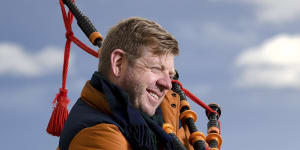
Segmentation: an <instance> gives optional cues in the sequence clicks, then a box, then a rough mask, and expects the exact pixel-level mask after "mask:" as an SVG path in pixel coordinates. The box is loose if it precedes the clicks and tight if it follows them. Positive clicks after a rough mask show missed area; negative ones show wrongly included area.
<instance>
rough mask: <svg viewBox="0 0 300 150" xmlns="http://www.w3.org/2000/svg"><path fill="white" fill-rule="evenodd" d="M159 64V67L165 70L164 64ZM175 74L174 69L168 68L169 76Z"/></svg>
mask: <svg viewBox="0 0 300 150" xmlns="http://www.w3.org/2000/svg"><path fill="white" fill-rule="evenodd" d="M160 66H161V69H162V70H166V66H165V65H163V64H160ZM175 74H176V73H175V69H172V70H170V72H169V75H170V76H172V77H173V76H175Z"/></svg>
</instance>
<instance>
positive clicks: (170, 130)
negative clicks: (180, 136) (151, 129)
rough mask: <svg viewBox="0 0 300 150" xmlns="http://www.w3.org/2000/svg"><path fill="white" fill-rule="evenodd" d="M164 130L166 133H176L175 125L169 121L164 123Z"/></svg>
mask: <svg viewBox="0 0 300 150" xmlns="http://www.w3.org/2000/svg"><path fill="white" fill-rule="evenodd" d="M163 130H164V131H165V132H166V133H168V134H170V133H174V128H173V126H172V125H171V124H169V123H164V124H163Z"/></svg>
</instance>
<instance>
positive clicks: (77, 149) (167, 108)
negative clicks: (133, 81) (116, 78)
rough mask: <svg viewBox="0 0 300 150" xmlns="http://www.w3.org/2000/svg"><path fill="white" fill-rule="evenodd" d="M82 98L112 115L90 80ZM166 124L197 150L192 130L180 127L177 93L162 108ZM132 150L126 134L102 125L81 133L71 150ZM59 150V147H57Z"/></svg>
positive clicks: (112, 125)
mask: <svg viewBox="0 0 300 150" xmlns="http://www.w3.org/2000/svg"><path fill="white" fill-rule="evenodd" d="M81 99H82V100H84V101H85V102H86V103H87V104H88V105H89V106H91V107H93V108H95V109H97V110H99V111H101V112H104V113H106V114H108V115H110V114H111V110H110V109H109V106H108V103H107V102H106V100H105V98H104V95H103V94H102V93H101V92H99V91H98V90H97V89H95V88H94V87H93V86H92V85H91V84H90V83H89V81H88V82H87V83H86V85H85V87H84V88H83V90H82V93H81ZM160 107H161V110H162V114H163V118H164V122H165V123H169V124H171V125H172V126H173V127H174V129H175V134H176V135H177V137H178V138H179V139H180V141H181V142H182V143H183V144H184V145H185V146H186V147H187V149H188V150H193V147H192V146H191V145H190V144H189V141H188V137H189V131H188V128H187V126H186V125H184V124H182V126H181V128H179V115H180V111H179V109H180V99H179V96H178V95H177V94H176V93H174V92H173V91H171V90H170V91H169V92H168V93H167V94H166V96H165V99H164V100H163V102H162V103H161V105H160ZM102 149H103V150H131V149H132V148H131V146H130V144H129V142H128V141H127V140H126V138H125V137H124V136H123V135H122V133H121V131H120V130H119V128H118V127H117V126H116V125H114V124H108V123H101V124H97V125H95V126H92V127H88V128H84V129H82V130H81V131H79V132H78V133H77V134H76V135H75V137H74V138H73V139H72V141H71V142H70V145H69V150H102ZM57 150H59V148H57Z"/></svg>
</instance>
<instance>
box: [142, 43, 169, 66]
mask: <svg viewBox="0 0 300 150" xmlns="http://www.w3.org/2000/svg"><path fill="white" fill-rule="evenodd" d="M152 51H153V50H152V48H151V47H144V52H143V55H142V57H140V60H143V61H144V62H145V63H146V64H148V65H156V66H157V65H159V66H161V67H164V68H165V69H168V70H169V71H175V69H174V55H173V54H161V55H157V54H154V53H153V52H152Z"/></svg>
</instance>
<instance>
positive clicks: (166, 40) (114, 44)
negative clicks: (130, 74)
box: [98, 17, 179, 76]
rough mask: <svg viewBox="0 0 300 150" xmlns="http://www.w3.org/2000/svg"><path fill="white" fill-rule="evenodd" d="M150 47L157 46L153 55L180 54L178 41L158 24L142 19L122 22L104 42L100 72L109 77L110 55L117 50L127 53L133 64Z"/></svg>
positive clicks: (113, 28)
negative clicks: (144, 49)
mask: <svg viewBox="0 0 300 150" xmlns="http://www.w3.org/2000/svg"><path fill="white" fill-rule="evenodd" d="M148 45H155V48H154V49H153V53H154V54H157V55H162V54H173V55H178V53H179V49H178V42H177V40H176V39H175V38H174V37H173V36H172V35H171V34H170V33H168V32H167V31H166V30H165V29H163V28H162V27H161V26H160V25H159V24H157V23H156V22H154V21H150V20H147V19H144V18H140V17H132V18H128V19H125V20H122V21H120V22H119V23H118V24H116V25H115V26H113V27H112V28H111V29H110V30H109V32H108V34H107V36H106V38H105V40H104V42H103V45H102V47H101V54H100V57H99V68H98V71H99V72H101V73H102V74H103V75H104V76H107V75H108V72H109V71H110V66H111V63H110V55H111V53H112V52H113V51H114V50H115V49H122V50H123V51H125V52H126V54H127V55H128V56H130V57H128V62H129V63H131V64H132V63H134V61H135V60H136V59H137V58H139V57H141V56H142V54H143V50H142V47H143V46H148Z"/></svg>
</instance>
